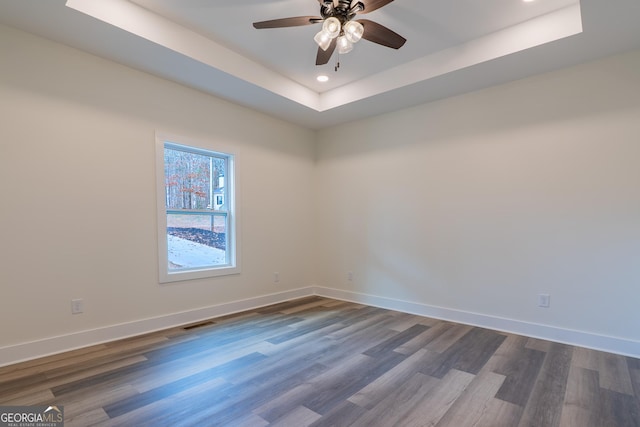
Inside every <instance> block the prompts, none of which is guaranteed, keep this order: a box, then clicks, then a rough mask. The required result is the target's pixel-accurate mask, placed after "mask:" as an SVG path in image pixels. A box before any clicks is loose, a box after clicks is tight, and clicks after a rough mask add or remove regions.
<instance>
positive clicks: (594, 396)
mask: <svg viewBox="0 0 640 427" xmlns="http://www.w3.org/2000/svg"><path fill="white" fill-rule="evenodd" d="M639 396H640V360H638V359H633V358H628V357H623V356H618V355H613V354H608V353H603V352H598V351H593V350H587V349H583V348H579V347H572V346H569V345H563V344H557V343H551V342H548V341H542V340H537V339H531V338H526V337H522V336H517V335H511V334H507V333H501V332H495V331H491V330H487V329H482V328H475V327H471V326H465V325H460V324H454V323H449V322H444V321H440V320H434V319H429V318H424V317H420V316H415V315H410V314H404V313H398V312H394V311H389V310H384V309H380V308H373V307H367V306H363V305H358V304H353V303H347V302H342V301H335V300H330V299H326V298H320V297H310V298H305V299H301V300H296V301H291V302H288V303H282V304H277V305H273V306H269V307H266V308H262V309H259V310H255V311H251V312H246V313H241V314H237V315H232V316H227V317H224V318H220V319H214V320H212V321H211V322H206V323H205V324H200V325H192V327H187V328H174V329H170V330H167V331H163V332H159V333H154V334H150V335H145V336H141V337H136V338H132V339H127V340H123V341H118V342H114V343H109V344H103V345H98V346H94V347H90V348H86V349H82V350H77V351H73V352H69V353H65V354H61V355H56V356H52V357H48V358H44V359H39V360H35V361H29V362H26V363H22V364H18V365H13V366H8V367H4V368H1V369H0V405H52V404H56V405H63V406H64V412H65V420H66V423H65V425H66V426H67V427H70V426H82V427H86V426H92V425H99V426H127V427H129V426H136V427H137V426H160V427H163V426H167V427H169V426H171V427H173V426H267V425H268V426H291V427H303V426H308V425H310V426H367V427H373V426H383V427H396V426H437V427H444V426H451V427H471V426H473V427H500V426H504V427H507V426H508V427H511V426H513V427H516V426H536V427H553V426H563V427H569V426H572V427H574V426H575V427H609V426H611V427H613V426H640V401H639Z"/></svg>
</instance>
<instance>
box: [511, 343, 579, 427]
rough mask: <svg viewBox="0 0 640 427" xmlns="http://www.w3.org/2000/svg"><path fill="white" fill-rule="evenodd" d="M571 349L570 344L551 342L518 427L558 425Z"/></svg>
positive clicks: (554, 426)
mask: <svg viewBox="0 0 640 427" xmlns="http://www.w3.org/2000/svg"><path fill="white" fill-rule="evenodd" d="M572 351H573V348H572V347H571V346H567V345H564V344H555V343H554V344H552V345H551V348H550V350H549V352H548V353H547V355H546V356H545V360H544V363H543V365H542V368H541V369H540V373H539V374H538V378H537V380H536V384H535V386H534V388H533V390H532V392H531V396H530V397H529V401H528V402H527V406H526V407H525V411H524V413H523V415H522V418H521V420H520V423H519V424H518V427H539V426H541V425H542V426H545V427H557V426H558V425H560V416H561V414H562V407H563V402H564V399H565V391H566V385H567V378H568V376H569V368H570V366H571V356H572Z"/></svg>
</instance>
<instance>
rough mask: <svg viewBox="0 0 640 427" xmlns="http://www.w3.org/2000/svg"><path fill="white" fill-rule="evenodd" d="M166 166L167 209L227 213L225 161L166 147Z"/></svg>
mask: <svg viewBox="0 0 640 427" xmlns="http://www.w3.org/2000/svg"><path fill="white" fill-rule="evenodd" d="M164 165H165V167H164V176H165V192H166V194H165V198H166V207H167V209H215V210H224V209H225V206H224V204H225V188H224V174H225V166H226V161H225V159H224V158H221V157H214V156H207V155H202V154H196V153H190V152H186V151H182V150H174V149H171V148H166V147H165V150H164Z"/></svg>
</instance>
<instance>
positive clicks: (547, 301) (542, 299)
mask: <svg viewBox="0 0 640 427" xmlns="http://www.w3.org/2000/svg"><path fill="white" fill-rule="evenodd" d="M550 305H551V295H549V294H540V295H538V307H542V308H549V306H550Z"/></svg>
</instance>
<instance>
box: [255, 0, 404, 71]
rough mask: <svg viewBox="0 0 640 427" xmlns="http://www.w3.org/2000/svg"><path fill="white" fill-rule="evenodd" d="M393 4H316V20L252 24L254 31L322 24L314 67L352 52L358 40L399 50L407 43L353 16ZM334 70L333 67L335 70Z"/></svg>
mask: <svg viewBox="0 0 640 427" xmlns="http://www.w3.org/2000/svg"><path fill="white" fill-rule="evenodd" d="M392 1H393V0H361V1H354V0H318V2H319V3H320V16H296V17H291V18H281V19H272V20H269V21H261V22H254V23H253V26H254V28H257V29H263V28H284V27H297V26H302V25H311V24H318V23H322V29H321V30H320V31H319V32H318V33H317V34H316V35H315V36H314V38H313V40H314V41H315V42H316V44H317V45H318V53H317V55H316V65H324V64H326V63H327V62H329V59H330V58H331V56H332V55H333V52H334V51H335V50H336V48H337V50H338V53H339V54H345V53H349V52H351V50H353V44H354V43H357V42H358V41H359V40H360V39H365V40H369V41H370V42H373V43H377V44H379V45H382V46H386V47H390V48H393V49H400V48H401V47H402V46H403V45H404V43H405V42H406V41H407V40H406V39H405V38H404V37H402V36H401V35H399V34H397V33H395V32H393V31H391V30H390V29H388V28H387V27H385V26H383V25H380V24H378V23H375V22H373V21H369V20H368V19H363V20H361V21H354V20H353V19H354V18H355V16H356V15H358V14H364V13H369V12H372V11H374V10H376V9H380V8H381V7H383V6H386V5H387V4H389V3H391V2H392ZM336 68H337V67H336Z"/></svg>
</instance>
